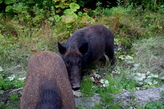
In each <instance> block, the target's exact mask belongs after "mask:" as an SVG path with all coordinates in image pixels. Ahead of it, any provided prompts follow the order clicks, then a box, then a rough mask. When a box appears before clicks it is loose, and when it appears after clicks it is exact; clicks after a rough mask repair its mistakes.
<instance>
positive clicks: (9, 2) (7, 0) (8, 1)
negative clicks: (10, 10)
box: [4, 0, 16, 5]
mask: <svg viewBox="0 0 164 109" xmlns="http://www.w3.org/2000/svg"><path fill="white" fill-rule="evenodd" d="M15 2H16V0H4V3H5V4H6V5H9V4H13V3H15Z"/></svg>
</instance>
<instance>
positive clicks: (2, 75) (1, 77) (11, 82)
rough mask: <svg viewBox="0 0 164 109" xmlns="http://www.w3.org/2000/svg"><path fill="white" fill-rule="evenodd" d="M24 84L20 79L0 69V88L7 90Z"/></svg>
mask: <svg viewBox="0 0 164 109" xmlns="http://www.w3.org/2000/svg"><path fill="white" fill-rule="evenodd" d="M23 85H24V82H22V80H18V78H17V77H15V75H10V74H9V73H6V72H4V71H0V90H9V89H14V88H20V87H22V86H23Z"/></svg>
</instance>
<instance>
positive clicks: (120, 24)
mask: <svg viewBox="0 0 164 109" xmlns="http://www.w3.org/2000/svg"><path fill="white" fill-rule="evenodd" d="M91 1H92V0H87V1H84V0H80V1H77V0H67V1H65V0H62V1H60V0H42V1H38V0H36V1H31V0H22V1H20V0H18V1H16V0H0V9H1V10H2V11H0V18H1V20H0V94H3V91H4V90H10V89H15V88H20V87H22V86H23V85H24V81H25V70H26V66H27V62H28V59H29V58H30V57H31V56H32V55H33V54H32V52H31V50H38V51H42V50H51V51H54V52H57V53H58V50H57V41H60V42H63V43H64V42H65V41H66V40H67V39H68V38H69V37H70V36H71V34H72V33H73V32H75V31H76V30H78V29H80V28H83V27H85V26H87V25H91V24H102V25H104V26H106V27H107V28H109V29H110V30H111V31H112V32H113V34H114V36H115V42H114V43H115V54H116V59H117V62H116V64H115V65H114V66H110V65H109V64H108V63H109V62H107V63H106V65H101V64H100V63H99V62H95V63H93V65H91V66H90V67H89V68H88V69H87V74H86V75H85V76H84V78H83V81H82V83H81V92H82V93H83V96H92V95H93V94H94V93H98V94H99V95H100V96H101V97H102V102H101V103H100V104H96V106H95V108H97V109H100V107H101V108H102V107H103V108H104V109H109V108H113V109H117V108H120V107H122V106H123V105H122V104H121V103H114V102H113V100H114V98H115V96H114V94H118V93H120V92H122V90H124V89H126V90H132V91H136V90H141V89H148V88H152V87H158V86H161V85H162V84H163V81H164V56H163V54H164V44H163V42H164V38H163V34H164V32H163V29H164V15H163V13H164V9H163V7H164V5H163V4H162V0H151V2H150V1H148V0H145V1H144V0H143V1H134V0H129V1H126V0H117V6H115V7H114V5H113V4H107V5H105V6H104V4H103V2H100V1H99V0H98V2H97V3H95V6H96V8H94V9H93V8H88V5H87V3H90V2H91ZM107 60H108V59H107ZM108 61H109V60H108ZM18 66H19V67H18ZM10 98H11V101H12V102H13V101H15V100H18V96H17V95H11V96H10ZM1 104H3V105H2V106H1ZM152 105H153V106H154V107H156V105H158V106H159V107H162V106H163V104H162V103H161V102H157V104H154V103H148V104H146V105H145V107H143V108H149V107H151V106H152ZM17 106H18V105H17ZM9 107H10V108H11V106H10V105H9V106H8V104H7V105H5V104H4V103H2V101H0V109H1V108H9ZM80 108H82V109H83V108H84V107H80ZM134 108H139V109H140V107H137V106H136V105H134ZM150 109H151V108H150ZM161 109H162V108H161Z"/></svg>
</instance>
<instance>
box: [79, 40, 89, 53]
mask: <svg viewBox="0 0 164 109" xmlns="http://www.w3.org/2000/svg"><path fill="white" fill-rule="evenodd" d="M79 51H80V53H81V54H82V55H84V54H85V53H86V52H87V51H88V43H83V44H82V45H81V46H80V47H79Z"/></svg>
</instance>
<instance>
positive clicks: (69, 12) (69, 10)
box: [64, 9, 74, 15]
mask: <svg viewBox="0 0 164 109" xmlns="http://www.w3.org/2000/svg"><path fill="white" fill-rule="evenodd" d="M73 13H74V11H73V10H72V9H66V10H65V11H64V14H66V15H68V14H73Z"/></svg>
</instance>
